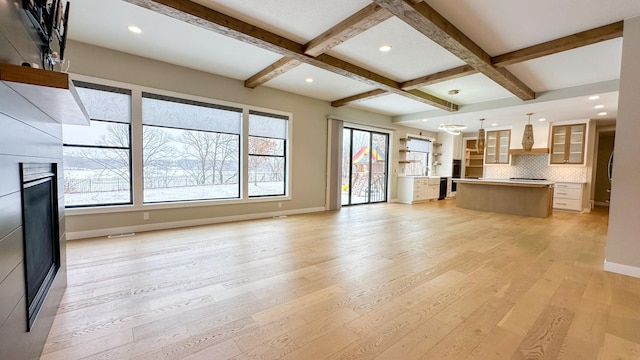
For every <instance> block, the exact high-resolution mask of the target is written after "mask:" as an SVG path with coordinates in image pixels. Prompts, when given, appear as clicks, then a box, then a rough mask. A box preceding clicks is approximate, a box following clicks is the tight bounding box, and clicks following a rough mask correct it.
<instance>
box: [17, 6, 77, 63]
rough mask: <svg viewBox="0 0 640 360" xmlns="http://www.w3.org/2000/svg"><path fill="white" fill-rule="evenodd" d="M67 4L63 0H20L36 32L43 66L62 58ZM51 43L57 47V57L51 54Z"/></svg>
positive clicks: (66, 22) (66, 30) (64, 44)
mask: <svg viewBox="0 0 640 360" xmlns="http://www.w3.org/2000/svg"><path fill="white" fill-rule="evenodd" d="M69 6H70V3H69V2H68V1H65V0H22V7H23V8H24V10H25V12H26V14H27V17H28V18H29V20H30V22H31V25H32V27H33V28H34V29H35V32H36V33H37V34H38V38H39V40H40V45H41V47H42V59H43V66H44V67H45V68H52V67H53V65H55V64H56V63H57V62H59V61H61V60H64V49H65V47H66V42H67V32H68V27H67V24H68V22H69ZM52 43H53V45H54V47H56V48H57V52H58V55H57V57H56V56H54V55H53V51H54V50H52V48H51V45H52Z"/></svg>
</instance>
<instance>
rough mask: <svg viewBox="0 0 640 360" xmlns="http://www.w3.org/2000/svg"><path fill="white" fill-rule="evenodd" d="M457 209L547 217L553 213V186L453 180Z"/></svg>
mask: <svg viewBox="0 0 640 360" xmlns="http://www.w3.org/2000/svg"><path fill="white" fill-rule="evenodd" d="M454 181H455V182H456V183H457V184H458V185H457V193H456V206H458V207H460V208H464V209H471V210H480V211H492V212H499V213H505V214H514V215H523V216H534V217H548V216H551V213H552V210H553V184H554V183H553V182H551V181H539V180H538V181H528V180H501V179H455V180H454Z"/></svg>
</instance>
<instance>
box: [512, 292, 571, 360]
mask: <svg viewBox="0 0 640 360" xmlns="http://www.w3.org/2000/svg"><path fill="white" fill-rule="evenodd" d="M573 317H574V313H573V312H572V311H570V310H568V309H565V308H560V307H556V306H553V305H549V306H547V307H546V308H545V310H544V311H543V312H542V314H541V315H540V317H539V318H538V319H537V320H536V322H535V323H534V324H533V326H532V327H531V329H530V330H529V331H528V332H527V334H526V335H525V337H524V339H523V340H522V342H521V343H520V347H519V348H518V350H517V351H516V352H515V353H514V354H513V356H512V357H511V358H512V359H514V360H515V359H556V358H557V357H558V353H559V352H560V350H561V346H562V343H563V341H564V338H565V336H566V334H567V332H568V330H569V326H570V324H571V321H572V320H573Z"/></svg>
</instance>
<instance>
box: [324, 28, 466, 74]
mask: <svg viewBox="0 0 640 360" xmlns="http://www.w3.org/2000/svg"><path fill="white" fill-rule="evenodd" d="M382 45H390V46H391V47H392V49H391V50H390V51H389V52H384V53H383V52H380V51H379V50H378V48H379V47H380V46H382ZM328 53H329V54H330V55H333V56H335V57H337V58H339V59H342V60H345V61H348V62H351V63H353V64H356V65H358V66H361V67H363V68H365V69H368V70H374V71H376V72H377V73H379V74H381V75H385V76H387V77H389V78H391V79H393V80H395V81H408V80H413V79H415V78H418V77H421V76H425V75H429V74H433V73H435V72H438V71H442V70H447V69H451V68H455V67H457V66H461V65H464V62H463V61H462V60H460V59H458V58H457V57H456V56H454V55H452V54H451V53H449V52H448V51H446V50H444V49H443V48H441V47H440V46H438V45H437V44H436V43H434V42H433V41H431V40H429V39H428V38H426V37H425V36H424V35H422V34H421V33H419V32H418V31H416V30H414V29H413V28H412V27H410V26H409V25H407V24H406V23H404V22H403V21H401V20H399V19H397V18H395V17H392V18H390V19H388V20H386V21H384V22H383V23H381V24H379V25H377V26H375V27H373V28H371V29H369V30H367V31H365V32H363V33H362V34H359V35H358V36H356V37H354V38H352V39H349V40H347V41H345V42H344V43H342V44H340V45H338V46H336V47H334V48H333V49H331V50H330V51H329V52H328Z"/></svg>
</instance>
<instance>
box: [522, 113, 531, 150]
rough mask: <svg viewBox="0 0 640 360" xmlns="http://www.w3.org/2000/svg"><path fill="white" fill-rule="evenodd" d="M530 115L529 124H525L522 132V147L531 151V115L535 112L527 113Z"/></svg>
mask: <svg viewBox="0 0 640 360" xmlns="http://www.w3.org/2000/svg"><path fill="white" fill-rule="evenodd" d="M527 115H528V116H529V121H528V123H527V125H525V126H524V133H523V134H522V149H524V151H531V149H532V148H533V125H531V115H533V113H527Z"/></svg>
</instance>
